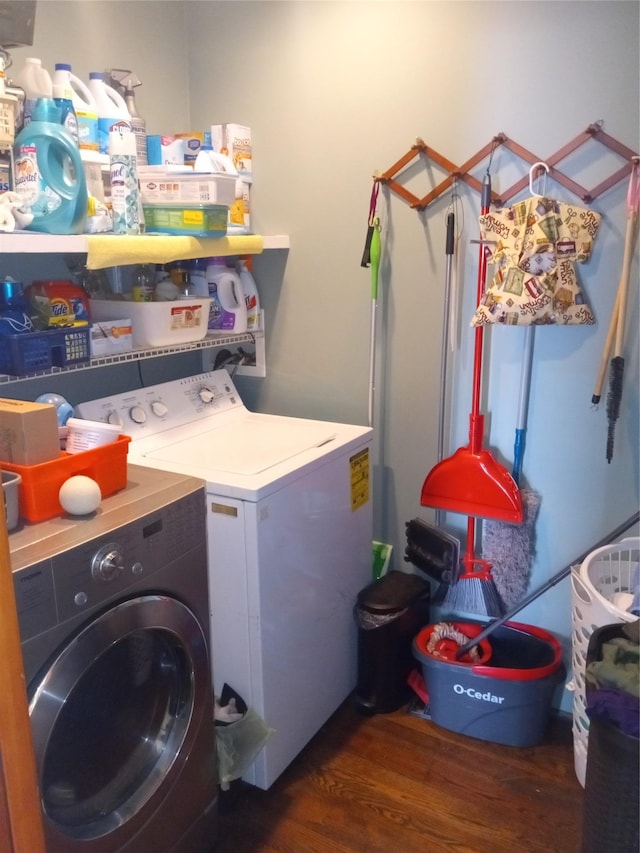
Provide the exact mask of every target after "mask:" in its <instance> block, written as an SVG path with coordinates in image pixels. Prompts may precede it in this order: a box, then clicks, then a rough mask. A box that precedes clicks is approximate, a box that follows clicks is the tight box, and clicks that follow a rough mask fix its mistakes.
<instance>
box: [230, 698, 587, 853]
mask: <svg viewBox="0 0 640 853" xmlns="http://www.w3.org/2000/svg"><path fill="white" fill-rule="evenodd" d="M235 786H236V787H235V788H233V787H232V790H231V791H229V792H227V794H225V795H224V797H223V802H222V807H221V811H222V814H221V823H220V837H219V841H218V844H217V846H216V848H215V849H216V853H271V851H273V853H395V851H398V852H399V853H400V851H402V853H578V851H579V849H580V834H581V822H582V806H583V798H584V792H583V789H582V787H581V786H580V784H579V782H578V781H577V779H576V776H575V772H574V767H573V740H572V735H571V724H570V720H569V719H568V718H562V719H560V718H554V719H553V720H552V722H551V724H550V726H549V730H548V733H547V736H546V737H545V740H544V742H543V743H542V744H540V745H539V746H537V747H532V748H526V749H520V748H514V747H506V746H501V745H498V744H491V743H485V742H484V741H479V740H475V739H473V738H468V737H465V736H463V735H458V734H456V733H454V732H449V731H446V730H445V729H442V728H440V727H438V726H436V725H435V724H434V723H432V722H430V721H427V720H424V719H421V718H419V717H414V716H411V715H410V714H409V713H408V711H407V709H406V708H402V709H401V710H399V711H395V712H393V713H391V714H378V715H375V716H373V717H366V716H363V715H362V714H360V713H359V712H358V710H357V709H356V707H355V704H354V703H353V702H352V701H347V702H346V703H345V704H344V705H343V706H342V707H341V708H339V709H338V711H337V712H336V713H335V714H334V716H333V717H332V718H331V719H330V720H329V721H328V723H327V724H326V725H325V726H324V727H323V729H322V730H321V731H320V732H319V733H318V734H317V735H316V737H315V738H314V739H313V740H312V741H311V743H310V744H309V745H308V746H307V748H306V749H305V750H304V751H303V752H302V753H301V754H300V755H299V756H298V757H297V759H296V760H295V761H294V762H293V763H292V764H291V765H290V766H289V767H288V768H287V770H286V771H285V772H284V773H283V774H282V776H281V777H280V778H279V779H278V780H277V781H276V782H275V784H274V785H273V786H272V787H271V788H270V789H269V790H268V791H260V790H258V789H255V788H251V787H249V786H245V785H244V784H243V783H239V784H238V783H235Z"/></svg>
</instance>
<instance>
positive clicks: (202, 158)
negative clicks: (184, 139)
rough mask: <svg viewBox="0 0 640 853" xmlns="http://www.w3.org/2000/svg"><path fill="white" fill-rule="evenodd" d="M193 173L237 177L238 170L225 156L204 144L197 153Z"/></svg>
mask: <svg viewBox="0 0 640 853" xmlns="http://www.w3.org/2000/svg"><path fill="white" fill-rule="evenodd" d="M193 171H194V172H206V173H208V174H213V173H215V172H224V173H226V174H228V175H233V176H234V177H237V175H238V170H237V169H236V167H235V166H234V165H233V163H232V161H231V159H230V158H229V157H227V155H226V154H220V153H218V152H217V151H214V150H213V148H212V147H211V145H207V144H206V143H205V144H204V145H202V146H201V148H200V151H198V156H197V157H196V160H195V163H194V164H193Z"/></svg>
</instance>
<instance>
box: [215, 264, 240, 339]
mask: <svg viewBox="0 0 640 853" xmlns="http://www.w3.org/2000/svg"><path fill="white" fill-rule="evenodd" d="M207 283H208V286H209V296H210V297H211V299H212V302H211V305H210V310H209V324H208V326H209V330H210V331H217V332H220V331H224V332H229V333H232V334H234V335H239V334H243V333H244V332H246V331H247V304H246V302H245V299H244V293H243V290H242V282H241V281H240V276H239V275H238V274H237V273H236V272H235V270H233V269H231V268H229V267H228V266H227V264H226V262H225V260H224V258H210V259H209V263H208V264H207Z"/></svg>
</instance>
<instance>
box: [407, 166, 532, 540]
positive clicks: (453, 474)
mask: <svg viewBox="0 0 640 853" xmlns="http://www.w3.org/2000/svg"><path fill="white" fill-rule="evenodd" d="M490 203H491V181H490V179H489V175H488V174H487V176H486V177H485V180H484V182H483V185H482V213H483V214H485V213H487V212H488V211H489V205H490ZM486 267H487V259H486V254H485V251H484V246H481V247H480V258H479V264H478V302H480V300H481V298H482V296H483V294H484V282H485V277H486ZM483 331H484V329H483V328H482V326H477V327H476V330H475V335H476V337H475V350H474V360H473V398H472V402H471V415H470V416H469V444H468V446H467V447H460V448H458V450H456V452H455V453H454V454H453V456H449V457H448V458H447V459H443V460H442V461H441V462H438V463H437V465H436V466H435V467H434V468H432V469H431V471H430V472H429V474H427V478H426V479H425V481H424V484H423V486H422V494H421V497H420V503H421V504H422V506H432V507H435V508H436V509H443V510H447V511H449V512H460V513H463V514H464V515H467V516H479V517H480V518H495V519H499V520H500V521H509V522H512V523H514V524H521V523H522V520H523V509H522V498H521V496H520V490H519V489H518V486H517V483H516V482H515V480H514V479H513V477H512V476H511V474H510V473H509V471H508V470H507V469H506V468H505V467H504V466H503V465H500V463H499V462H497V461H496V459H495V458H494V457H493V455H492V454H491V452H490V451H489V450H486V449H484V448H483V447H482V436H483V432H484V417H483V416H482V415H481V414H480V389H481V376H482V343H483Z"/></svg>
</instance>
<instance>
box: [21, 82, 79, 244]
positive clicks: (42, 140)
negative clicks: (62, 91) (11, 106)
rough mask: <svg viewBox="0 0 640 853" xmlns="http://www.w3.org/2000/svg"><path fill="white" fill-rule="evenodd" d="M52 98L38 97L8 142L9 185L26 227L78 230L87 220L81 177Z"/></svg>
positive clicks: (66, 231) (71, 141)
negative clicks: (26, 120)
mask: <svg viewBox="0 0 640 853" xmlns="http://www.w3.org/2000/svg"><path fill="white" fill-rule="evenodd" d="M60 119H61V113H60V108H59V107H58V105H57V104H56V103H55V101H54V100H53V99H52V98H39V99H38V102H37V104H36V109H35V111H34V114H33V118H32V120H31V121H30V122H29V124H28V125H26V127H24V128H23V129H22V130H21V131H20V133H19V134H18V136H17V137H16V140H15V143H14V148H13V151H14V188H15V191H16V192H17V193H18V194H19V195H21V196H22V198H23V205H22V210H23V211H25V212H26V213H30V214H31V215H32V216H33V220H32V222H31V223H30V224H29V225H28V226H27V228H28V230H29V231H41V232H45V233H47V234H82V233H83V232H84V230H85V225H86V221H87V203H88V195H87V182H86V178H85V175H84V169H83V166H82V160H81V158H80V153H79V151H78V146H77V144H76V142H75V141H74V139H73V138H72V137H71V136H70V134H69V133H68V131H67V130H65V129H64V128H63V127H62V125H61V124H60Z"/></svg>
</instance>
